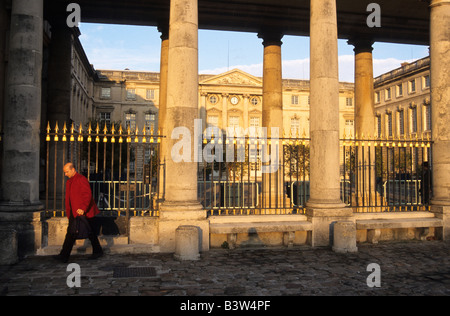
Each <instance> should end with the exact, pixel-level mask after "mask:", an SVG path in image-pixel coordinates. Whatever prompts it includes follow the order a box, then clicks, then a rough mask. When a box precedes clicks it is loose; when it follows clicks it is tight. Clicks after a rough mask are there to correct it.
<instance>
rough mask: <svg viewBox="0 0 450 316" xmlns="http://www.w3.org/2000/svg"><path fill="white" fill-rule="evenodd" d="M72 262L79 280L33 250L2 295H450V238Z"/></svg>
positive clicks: (8, 276) (8, 270)
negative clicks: (340, 250) (353, 247)
mask: <svg viewBox="0 0 450 316" xmlns="http://www.w3.org/2000/svg"><path fill="white" fill-rule="evenodd" d="M71 262H74V263H78V264H79V266H80V268H81V287H80V288H73V289H71V288H69V287H68V286H67V278H68V277H69V276H70V274H71V272H72V270H71V271H69V272H67V264H63V263H59V262H57V261H56V260H55V259H53V258H52V257H30V258H27V259H25V260H23V261H21V262H20V263H19V264H16V265H14V266H10V267H0V295H2V296H4V295H8V296H10V295H11V296H16V295H33V296H34V295H46V296H53V295H55V296H56V295H57V296H60V295H105V296H115V295H122V296H131V295H133V296H134V295H149V296H165V295H169V296H185V295H187V296H221V295H226V296H288V295H450V243H449V242H439V241H428V242H403V243H383V244H379V245H359V252H358V253H356V254H337V253H334V252H332V251H331V250H329V249H311V248H293V249H286V248H284V249H270V248H268V249H236V250H222V249H220V250H211V251H210V252H208V253H204V254H202V258H201V260H199V261H196V262H178V261H176V260H174V259H173V255H170V254H150V255H105V256H104V257H102V258H100V259H98V260H96V261H90V260H87V257H86V256H73V257H71ZM371 263H377V264H378V265H379V266H380V269H381V287H380V288H377V287H374V288H370V287H368V285H367V279H368V277H369V276H370V275H371V273H372V270H371V271H369V272H368V271H367V267H368V265H369V264H371ZM144 267H146V268H154V271H153V272H155V273H154V274H153V276H151V275H150V274H148V275H146V276H141V277H122V276H123V275H122V276H120V275H118V273H119V271H122V272H123V271H128V272H130V271H131V270H132V269H128V268H144ZM120 268H122V269H121V270H120ZM124 268H126V269H124Z"/></svg>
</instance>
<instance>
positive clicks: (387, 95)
mask: <svg viewBox="0 0 450 316" xmlns="http://www.w3.org/2000/svg"><path fill="white" fill-rule="evenodd" d="M384 99H385V100H390V99H391V88H387V89H386V90H385V93H384Z"/></svg>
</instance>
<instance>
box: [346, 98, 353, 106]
mask: <svg viewBox="0 0 450 316" xmlns="http://www.w3.org/2000/svg"><path fill="white" fill-rule="evenodd" d="M345 105H346V106H353V98H345Z"/></svg>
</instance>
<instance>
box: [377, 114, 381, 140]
mask: <svg viewBox="0 0 450 316" xmlns="http://www.w3.org/2000/svg"><path fill="white" fill-rule="evenodd" d="M377 132H378V137H381V116H377Z"/></svg>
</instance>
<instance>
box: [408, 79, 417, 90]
mask: <svg viewBox="0 0 450 316" xmlns="http://www.w3.org/2000/svg"><path fill="white" fill-rule="evenodd" d="M408 84H409V93H415V92H416V79H413V80H410V81H409V83H408Z"/></svg>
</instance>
